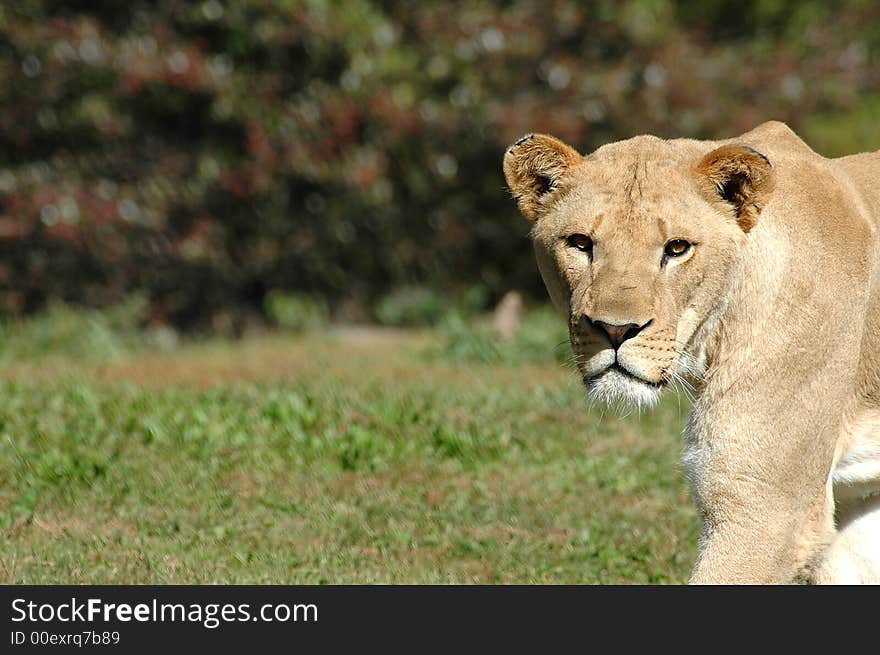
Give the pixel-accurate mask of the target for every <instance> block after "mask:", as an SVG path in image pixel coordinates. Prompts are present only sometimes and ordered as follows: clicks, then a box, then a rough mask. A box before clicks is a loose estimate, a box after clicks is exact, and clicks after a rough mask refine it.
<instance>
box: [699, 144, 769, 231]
mask: <svg viewBox="0 0 880 655" xmlns="http://www.w3.org/2000/svg"><path fill="white" fill-rule="evenodd" d="M695 171H696V174H697V176H698V179H699V180H700V182H701V186H702V187H703V193H704V195H706V196H707V199H708V200H711V201H718V200H721V201H723V202H727V203H729V204H730V205H732V206H733V208H734V210H735V212H736V222H737V223H738V224H739V226H740V227H741V228H742V230H743V232H748V231H749V230H751V229H752V228H753V227H755V223H757V222H758V214H760V213H761V209H763V207H764V205H765V204H767V200H768V199H769V198H770V194H771V193H772V191H773V186H774V182H775V175H774V171H773V165H772V164H771V163H770V160H769V159H767V157H765V156H764V155H762V154H761V153H760V152H758V151H757V150H755V149H753V148H750V147H749V146H745V145H730V146H722V147H721V148H717V149H716V150H713V151H712V152H710V153H709V154H708V155H706V156H705V157H703V158H702V159H701V160H700V161H699V163H698V164H697V165H696V169H695Z"/></svg>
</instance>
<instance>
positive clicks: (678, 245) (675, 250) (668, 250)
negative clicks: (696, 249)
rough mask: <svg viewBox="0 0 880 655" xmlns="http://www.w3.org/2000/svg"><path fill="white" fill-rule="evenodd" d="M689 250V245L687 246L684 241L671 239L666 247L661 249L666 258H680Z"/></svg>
mask: <svg viewBox="0 0 880 655" xmlns="http://www.w3.org/2000/svg"><path fill="white" fill-rule="evenodd" d="M690 249H691V244H689V243H688V242H687V241H685V240H684V239H673V240H672V241H670V242H669V243H667V244H666V247H665V248H664V249H663V253H664V254H665V255H666V256H667V257H681V256H682V255H683V254H685V253H686V252H687V251H688V250H690Z"/></svg>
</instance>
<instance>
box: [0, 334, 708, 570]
mask: <svg viewBox="0 0 880 655" xmlns="http://www.w3.org/2000/svg"><path fill="white" fill-rule="evenodd" d="M444 338H445V337H443V336H441V335H439V334H438V333H437V332H403V331H378V330H352V329H349V330H328V331H325V332H323V333H320V334H311V335H309V336H301V337H292V336H290V337H277V336H276V337H263V338H254V339H249V340H245V341H243V342H238V343H228V342H227V343H221V342H210V343H204V344H200V345H199V344H196V345H189V346H183V347H179V348H177V349H175V350H173V351H171V352H164V353H163V352H158V351H156V350H147V351H137V350H135V351H132V352H131V353H129V354H122V355H120V354H119V353H115V354H114V356H113V357H112V358H101V357H97V358H95V357H91V356H77V357H49V358H47V357H40V358H38V359H33V358H29V359H16V358H10V359H8V361H7V362H6V364H4V365H3V367H2V372H0V525H2V530H3V534H4V538H3V541H2V545H0V582H2V583H35V584H43V583H160V584H164V583H447V582H455V583H631V582H633V583H648V582H672V583H677V582H683V581H685V580H686V576H687V571H688V569H689V567H690V564H691V562H692V560H693V557H694V553H695V545H696V534H697V522H696V517H695V515H694V512H693V510H692V509H691V504H690V500H689V497H688V494H687V489H686V486H685V483H684V481H683V479H682V476H681V474H680V471H679V468H678V464H677V462H678V456H679V453H680V449H681V445H680V438H679V436H678V434H679V432H680V429H681V425H682V423H683V421H684V419H685V416H686V412H687V406H686V403H685V401H684V400H683V399H682V400H679V399H678V398H676V397H674V396H670V397H668V398H666V399H665V401H664V402H663V403H662V404H661V405H660V407H659V408H658V409H657V410H655V411H654V412H652V413H650V414H643V415H641V416H637V415H631V416H629V417H626V418H619V417H615V416H613V415H611V414H605V415H604V416H603V415H602V413H601V411H600V410H599V409H594V410H590V408H589V407H588V406H587V403H586V401H585V398H584V394H583V390H582V388H581V387H580V384H579V382H578V380H577V377H576V375H575V374H574V373H573V372H572V370H571V369H570V368H568V367H566V366H564V365H561V364H559V363H557V362H555V361H554V360H553V358H552V356H550V357H543V358H541V357H533V358H529V357H518V356H516V353H515V352H514V356H512V357H481V356H480V354H479V353H480V348H481V347H483V346H485V344H482V345H481V343H482V342H480V341H479V339H477V340H476V341H472V342H467V341H465V342H461V341H459V342H457V343H458V345H461V343H465V346H466V347H464V348H458V347H455V348H450V347H449V342H448V340H447V341H444ZM474 343H476V346H474V345H473V344H474ZM453 345H455V344H453ZM539 346H540V347H542V348H543V347H546V349H547V350H548V352H551V353H552V351H553V349H554V346H556V343H549V344H545V345H541V344H539ZM511 348H513V349H516V348H517V346H516V344H514V345H513V346H511ZM511 352H513V351H511Z"/></svg>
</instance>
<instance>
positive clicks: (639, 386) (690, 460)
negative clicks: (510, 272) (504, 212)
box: [504, 122, 880, 583]
mask: <svg viewBox="0 0 880 655" xmlns="http://www.w3.org/2000/svg"><path fill="white" fill-rule="evenodd" d="M504 172H505V176H506V178H507V183H508V186H509V187H510V190H511V192H512V193H513V195H514V196H515V197H516V199H517V202H518V205H519V207H520V209H521V211H522V213H523V215H524V216H525V217H526V218H527V219H529V220H530V221H532V222H533V230H532V237H533V241H534V245H535V253H536V257H537V261H538V266H539V269H540V271H541V274H542V276H543V278H544V281H545V283H546V286H547V289H548V292H549V293H550V296H551V298H552V300H553V302H554V304H555V305H556V306H557V307H558V308H559V309H560V310H561V311H563V312H564V313H565V314H566V315H567V316H568V318H569V329H570V333H571V342H572V347H573V349H574V352H575V355H576V357H577V361H578V365H579V367H580V370H581V373H582V374H583V375H584V379H585V383H586V384H587V388H588V391H589V393H590V394H591V395H593V396H594V397H595V398H598V399H602V400H607V401H617V400H620V401H623V402H627V401H628V402H634V403H638V404H650V403H652V402H653V401H654V400H655V399H656V397H657V395H659V393H660V392H661V390H662V389H665V388H666V387H668V386H672V385H680V386H681V387H683V388H684V390H685V391H686V392H687V393H690V392H691V391H692V392H693V394H694V395H695V400H694V405H693V411H692V413H691V415H690V417H689V419H688V423H687V427H686V429H685V435H684V438H685V455H684V467H685V471H686V473H687V475H688V477H689V479H690V482H691V486H692V489H693V495H694V499H695V502H696V505H697V509H698V511H699V514H700V517H701V520H702V526H703V530H702V536H701V539H700V548H699V556H698V560H697V563H696V566H695V568H694V572H693V576H692V581H693V582H725V583H730V582H751V583H761V582H789V581H792V580H794V579H796V578H797V576H799V575H803V574H804V573H805V572H806V573H809V572H810V571H814V574H813V576H814V579H815V580H816V581H823V582H828V581H835V580H836V579H844V578H845V579H847V580H848V581H851V580H852V579H854V577H853V576H855V579H857V580H860V581H875V582H880V580H871V575H873V573H872V571H873V572H876V571H878V570H880V564H878V561H880V543H878V544H877V546H878V547H877V549H876V550H877V560H878V561H875V562H872V563H870V566H868V565H867V564H865V562H866V560H865V555H864V553H865V552H872V549H873V545H871V544H873V542H870V544H869V545H868V546H866V544H868V541H866V539H872V538H874V537H872V536H871V535H872V534H873V533H871V532H870V530H871V529H875V527H871V526H878V525H880V516H878V515H875V514H872V513H871V512H869V511H868V510H867V509H861V510H860V509H859V508H860V507H863V508H869V507H874V506H876V503H874V505H870V504H868V503H869V500H868V499H869V497H870V496H872V495H874V494H877V493H880V432H878V431H877V430H875V429H874V428H875V426H877V425H878V420H877V416H878V415H880V414H878V412H880V243H878V235H877V225H878V223H880V153H865V154H860V155H853V156H850V157H843V158H839V159H826V158H824V157H821V156H820V155H818V154H816V153H815V152H813V151H812V150H811V149H810V148H809V147H808V146H807V145H806V144H805V143H804V142H803V141H802V140H801V139H800V138H798V136H797V135H796V134H794V132H792V131H791V130H790V129H789V128H788V127H787V126H786V125H784V124H782V123H778V122H770V123H765V124H763V125H760V126H759V127H757V128H755V129H754V130H752V131H751V132H747V133H746V134H743V135H741V136H739V137H736V138H734V139H728V140H721V141H694V140H687V139H676V140H661V139H658V138H656V137H652V136H639V137H635V138H632V139H629V140H627V141H621V142H617V143H612V144H609V145H606V146H603V147H602V148H599V149H598V150H597V151H595V152H594V153H592V154H590V155H589V156H586V157H582V156H580V155H579V154H577V153H576V151H575V150H574V149H573V148H571V147H569V146H567V145H565V144H563V143H562V142H560V141H558V140H557V139H554V138H553V137H549V136H545V135H539V136H531V137H529V138H527V139H525V140H521V141H519V142H517V143H516V144H514V145H513V146H512V147H511V148H510V149H509V150H508V152H507V153H506V155H505V158H504ZM573 234H582V235H586V236H588V237H590V238H591V239H592V251H591V252H586V251H582V250H579V249H578V248H574V247H572V245H571V241H570V240H569V239H568V238H569V237H570V236H571V235H573ZM578 239H579V241H580V242H583V239H582V238H580V237H579V238H578ZM674 240H684V241H687V242H688V243H690V244H692V246H691V248H690V249H689V250H688V251H687V253H686V254H685V255H682V256H679V257H670V256H664V246H665V245H666V244H667V243H669V242H670V241H674ZM603 324H605V325H608V326H612V329H611V332H609V333H608V334H618V333H621V332H622V331H623V330H625V329H627V327H626V326H636V327H637V328H638V329H635V330H631V331H630V332H628V333H627V334H628V335H629V336H630V337H631V338H628V339H627V340H625V341H624V342H623V343H622V344H621V345H620V346H619V348H617V349H616V350H615V348H614V347H613V346H612V343H611V341H610V340H609V337H608V335H607V334H606V331H605V328H603V327H602V326H603ZM613 326H625V327H622V328H617V327H613ZM632 335H634V336H632ZM838 463H839V464H840V466H839V467H838V468H837V469H836V468H835V467H837V466H838ZM835 471H836V472H835ZM838 497H839V498H846V503H847V505H846V508H845V509H846V512H847V516H859V517H860V519H859V521H849V523H847V525H849V524H851V525H852V526H856V527H850V528H847V530H848V532H846V534H845V535H844V533H843V530H844V524H843V523H841V524H840V525H839V526H838V527H837V528H836V527H835V521H834V513H835V501H836V499H838ZM840 502H842V501H840ZM838 509H840V508H838ZM858 526H862V527H858ZM865 526H867V527H865ZM857 527H858V530H861V532H859V531H857ZM838 529H839V530H840V531H841V537H840V539H838V540H837V541H835V539H836V536H837V534H838V533H837V530H838ZM844 537H845V538H844ZM830 544H833V547H832V548H831V549H830V550H829V549H828V547H829V545H830ZM848 544H856V545H855V546H851V547H850V546H848ZM857 550H858V556H857V557H856V555H855V553H856V551H857ZM826 552H827V553H833V557H830V556H829V557H828V558H826V557H825V554H826ZM850 553H851V554H853V556H852V557H851V558H850V559H849V560H848V559H847V557H848V554H850ZM860 567H861V568H860ZM844 569H845V570H846V575H844V574H843V573H840V574H839V575H838V573H837V572H838V571H844ZM859 571H861V573H859ZM854 572H855V573H854ZM859 576H861V577H859Z"/></svg>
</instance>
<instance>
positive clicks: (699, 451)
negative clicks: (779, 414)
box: [685, 407, 835, 584]
mask: <svg viewBox="0 0 880 655" xmlns="http://www.w3.org/2000/svg"><path fill="white" fill-rule="evenodd" d="M732 409H733V408H726V411H725V412H724V416H727V417H729V416H730V414H729V413H728V412H729V411H732ZM699 411H700V409H699V407H697V408H696V410H695V412H696V419H692V422H691V425H690V428H689V429H690V434H689V435H688V442H689V443H688V450H687V453H686V456H685V468H686V470H687V472H688V475H689V477H690V479H691V483H692V488H693V493H694V498H695V500H696V503H697V509H698V511H699V513H700V516H701V519H702V524H703V525H702V528H703V529H702V536H701V539H700V545H699V554H698V557H697V563H696V565H695V567H694V570H693V573H692V575H691V582H692V583H695V584H768V583H789V582H792V581H794V580H795V579H797V578H798V576H799V575H802V574H803V573H805V571H806V569H808V568H810V567H811V565H813V564H814V563H815V562H816V561H817V560H818V558H819V557H820V555H821V553H822V552H823V550H824V549H825V547H826V546H827V544H828V543H829V542H830V541H831V539H832V537H833V533H834V525H833V511H834V509H833V499H832V495H831V487H830V483H829V479H828V474H829V470H830V467H831V461H832V459H833V452H834V441H835V439H834V437H833V436H830V435H832V434H833V430H826V431H825V434H828V435H829V436H828V437H823V436H822V434H821V433H820V434H819V435H817V434H816V432H814V431H808V430H807V427H808V426H807V425H806V424H805V422H804V420H803V419H800V420H799V419H798V418H797V417H794V416H792V417H790V418H789V417H786V421H781V422H780V421H776V422H775V424H776V425H781V426H785V428H784V429H782V432H781V433H778V432H777V433H775V434H770V433H768V432H766V431H762V430H761V427H762V425H763V426H766V425H772V424H773V423H774V422H765V421H764V420H762V419H763V417H761V416H755V415H752V416H751V417H749V418H748V419H743V417H745V416H748V415H747V414H745V413H742V414H740V420H739V421H738V424H737V425H736V427H734V428H728V429H723V428H718V427H716V426H719V425H723V423H721V422H720V421H719V420H718V416H717V415H716V414H714V413H713V415H712V416H708V415H703V416H701V415H699ZM707 421H708V423H707ZM707 425H710V426H712V427H713V429H711V430H710V429H706V427H705V426H707ZM813 427H816V426H813Z"/></svg>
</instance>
